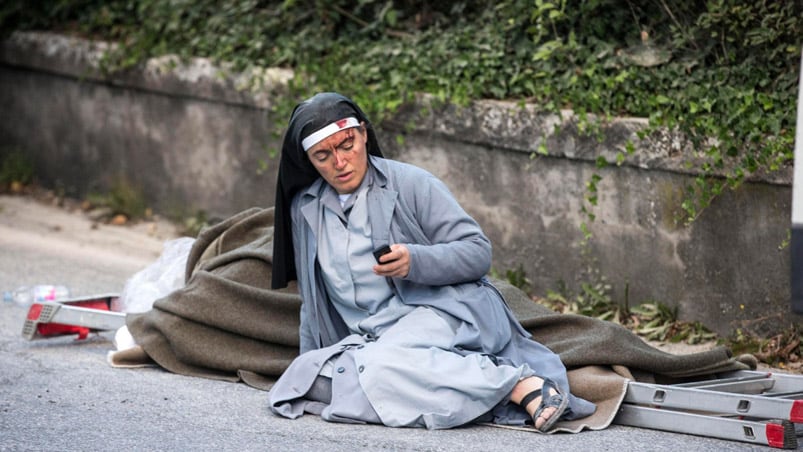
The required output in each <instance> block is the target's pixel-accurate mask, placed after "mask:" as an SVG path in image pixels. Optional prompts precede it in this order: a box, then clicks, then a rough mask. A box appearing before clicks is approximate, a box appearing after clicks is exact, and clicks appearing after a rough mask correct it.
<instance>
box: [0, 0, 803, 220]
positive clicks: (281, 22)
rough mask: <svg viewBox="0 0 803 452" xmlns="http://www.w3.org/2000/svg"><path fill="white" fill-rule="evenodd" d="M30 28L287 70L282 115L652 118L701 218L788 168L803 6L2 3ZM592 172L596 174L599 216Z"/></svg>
mask: <svg viewBox="0 0 803 452" xmlns="http://www.w3.org/2000/svg"><path fill="white" fill-rule="evenodd" d="M20 29H50V30H58V31H61V32H68V33H76V34H80V35H83V36H89V37H97V38H101V39H109V40H114V41H117V42H119V43H121V44H122V45H121V46H120V47H119V48H118V50H117V51H115V52H113V53H111V54H109V55H107V58H106V60H105V63H106V67H107V68H108V69H109V70H116V69H119V68H124V67H128V66H131V65H135V64H137V63H139V62H141V61H143V60H144V59H146V58H148V57H152V56H158V55H162V54H166V53H172V54H177V55H179V56H181V57H185V58H189V57H192V56H201V57H209V58H212V59H214V60H218V61H226V62H228V63H231V64H233V65H234V67H235V69H247V68H249V67H253V66H259V67H266V66H284V67H291V68H293V69H294V70H295V73H296V77H295V78H294V80H293V81H292V83H291V85H292V86H291V88H292V90H293V92H292V95H291V96H288V98H287V99H285V100H284V102H280V103H279V104H277V107H276V111H275V114H277V115H278V117H280V118H286V117H287V115H288V114H289V111H290V108H292V106H293V105H294V104H295V102H297V101H298V100H299V99H301V98H304V97H306V96H308V95H310V94H312V93H313V92H316V91H321V90H336V91H341V92H343V93H344V94H347V95H349V96H351V97H353V98H354V99H355V100H356V101H357V102H358V103H359V104H361V106H363V107H364V109H365V110H366V111H367V113H368V114H369V115H370V116H371V117H372V118H373V119H374V120H375V121H381V119H382V118H384V117H387V115H389V114H392V113H393V112H394V111H395V110H396V109H397V108H398V107H399V106H400V105H402V104H403V103H405V102H407V101H409V100H410V99H411V97H412V95H413V93H417V92H424V93H429V94H432V95H434V96H435V97H436V98H437V99H440V100H442V101H444V102H453V103H456V104H461V105H463V104H466V103H468V102H470V101H472V100H474V99H481V98H491V99H509V100H516V101H521V102H529V103H533V104H535V105H539V106H540V107H541V108H543V110H544V111H557V110H558V109H561V108H571V109H573V110H574V111H575V112H576V113H577V114H578V115H579V117H580V118H586V117H587V115H589V114H594V115H595V117H598V118H601V120H602V121H605V119H606V118H611V117H613V116H622V115H625V116H639V117H646V118H649V120H650V127H651V128H658V127H668V128H670V129H677V130H679V131H681V132H683V133H684V134H685V136H687V137H688V138H689V140H690V141H691V143H692V145H693V149H694V152H695V155H693V156H689V157H690V159H689V161H690V162H691V161H693V159H694V161H702V163H701V165H702V166H701V167H700V170H701V172H700V175H699V176H698V177H697V178H696V180H695V181H694V183H693V184H691V185H690V186H689V187H688V196H687V197H686V198H685V201H684V202H683V205H682V207H683V210H684V211H685V213H686V216H687V219H693V218H695V217H697V216H698V215H699V214H700V212H701V211H702V210H703V209H704V208H705V207H706V206H707V205H708V203H710V201H711V200H712V198H713V197H715V196H716V195H717V194H719V193H721V192H722V190H724V189H726V188H727V187H737V186H738V185H739V184H740V183H741V182H742V181H744V180H745V178H747V177H749V176H750V175H751V174H754V173H756V172H762V171H764V172H771V171H776V170H778V169H780V168H782V167H783V166H784V165H788V164H790V162H791V159H792V153H793V150H792V148H793V140H794V126H795V108H796V97H797V86H798V85H797V84H798V76H799V67H800V66H799V65H800V52H801V47H800V36H803V1H800V0H789V1H783V2H778V1H773V0H709V1H706V2H687V1H684V0H648V1H636V0H549V1H548V0H527V1H524V0H506V1H500V2H493V3H492V4H489V3H488V2H481V1H476V0H463V1H449V2H425V1H423V0H399V1H388V0H384V1H383V0H359V1H356V2H355V1H351V2H349V1H345V0H334V1H326V2H324V1H320V0H306V1H304V0H284V1H258V0H215V1H212V0H194V1H189V0H111V1H101V0H44V1H39V2H28V1H26V0H8V1H5V2H3V4H2V5H0V31H2V32H3V33H9V32H11V31H14V30H20ZM589 126H590V127H589V130H593V129H594V125H593V124H589ZM644 133H645V134H647V133H650V130H646V131H645V132H644ZM623 152H634V151H633V148H629V149H628V150H626V151H623ZM622 160H623V156H620V158H619V159H617V161H616V162H606V161H599V162H597V165H598V166H600V167H603V166H605V165H607V164H614V163H621V161H622ZM723 174H724V177H723V176H722V175H723ZM598 182H599V176H597V175H595V178H594V179H593V180H591V181H589V189H588V195H587V197H586V207H585V208H584V209H585V210H586V212H587V213H588V215H589V218H593V213H592V210H593V206H594V204H595V200H596V188H597V183H598Z"/></svg>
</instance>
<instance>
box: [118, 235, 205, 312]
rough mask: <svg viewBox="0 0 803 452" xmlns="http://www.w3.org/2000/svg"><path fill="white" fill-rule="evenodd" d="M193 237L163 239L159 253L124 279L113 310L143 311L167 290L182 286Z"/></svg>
mask: <svg viewBox="0 0 803 452" xmlns="http://www.w3.org/2000/svg"><path fill="white" fill-rule="evenodd" d="M193 243H195V239H193V238H190V237H181V238H178V239H174V240H168V241H166V242H165V243H164V247H163V249H162V255H161V256H159V258H158V259H157V260H156V261H155V262H153V263H152V264H150V265H148V266H147V267H145V268H144V269H142V270H140V271H139V272H138V273H136V274H134V276H132V277H131V278H129V279H128V281H126V283H125V286H124V287H123V291H122V293H120V298H119V299H118V300H117V303H116V305H115V306H113V307H112V309H113V310H115V311H118V312H126V313H133V312H145V311H149V310H150V309H151V308H152V307H153V302H154V301H156V300H158V299H160V298H162V297H164V296H166V295H167V294H169V293H170V292H172V291H174V290H176V289H180V288H181V287H184V273H185V270H186V266H187V257H188V256H189V254H190V249H191V248H192V245H193Z"/></svg>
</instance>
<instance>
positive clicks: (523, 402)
mask: <svg viewBox="0 0 803 452" xmlns="http://www.w3.org/2000/svg"><path fill="white" fill-rule="evenodd" d="M542 388H543V386H541V388H538V389H536V390H534V391H530V392H528V393H527V395H525V396H524V397H522V399H521V402H519V405H520V406H521V407H522V408H525V409H526V408H527V405H529V404H530V402H532V401H533V400H535V399H537V398H538V397H541V394H542V393H543V391H542Z"/></svg>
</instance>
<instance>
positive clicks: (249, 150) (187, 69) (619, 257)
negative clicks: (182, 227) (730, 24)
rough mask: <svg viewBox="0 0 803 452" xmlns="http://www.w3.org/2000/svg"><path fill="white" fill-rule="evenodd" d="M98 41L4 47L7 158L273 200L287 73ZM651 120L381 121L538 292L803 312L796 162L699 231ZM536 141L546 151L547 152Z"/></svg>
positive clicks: (233, 203)
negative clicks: (108, 49)
mask: <svg viewBox="0 0 803 452" xmlns="http://www.w3.org/2000/svg"><path fill="white" fill-rule="evenodd" d="M104 46H105V45H104V44H99V43H88V42H85V41H80V40H76V39H71V38H66V37H63V36H57V35H48V34H18V35H14V36H12V37H11V38H9V39H8V40H6V41H4V42H3V44H2V48H0V102H2V105H3V107H4V108H3V109H2V110H0V142H1V143H2V147H1V148H0V154H2V153H3V152H7V150H8V149H11V148H14V147H16V148H19V149H24V150H25V151H26V152H29V153H30V154H31V156H32V157H33V158H34V159H35V161H36V164H37V175H38V176H39V177H40V178H41V180H42V182H44V183H45V184H46V185H51V186H58V187H61V188H62V189H64V190H65V191H66V192H67V193H69V194H73V195H77V196H82V195H84V194H86V193H87V192H88V191H91V190H103V189H108V187H110V186H111V183H112V182H113V181H115V180H116V179H119V178H126V179H127V180H129V181H130V182H131V183H133V184H134V185H136V186H138V187H141V188H142V189H143V190H144V192H145V194H146V196H147V197H148V199H149V201H150V202H151V203H152V205H154V206H155V207H156V208H157V210H160V211H163V212H165V213H178V212H194V211H195V210H204V211H206V212H208V213H209V214H211V215H213V216H226V215H230V214H232V213H235V212H237V211H239V210H241V209H243V208H247V207H250V206H254V205H259V206H268V205H272V203H273V199H274V185H275V175H276V174H275V171H276V167H277V163H278V157H277V156H275V155H273V154H272V153H271V152H270V150H271V149H278V147H279V134H280V133H281V132H282V130H283V127H284V124H283V123H282V124H271V123H269V122H268V119H267V118H268V117H267V114H266V112H267V109H268V108H270V105H271V99H272V98H274V96H281V95H283V86H284V82H286V80H287V79H288V78H289V77H291V76H292V74H291V73H289V72H287V71H282V70H266V71H263V72H260V73H258V74H257V75H259V77H260V80H261V83H260V84H258V85H257V86H256V89H251V90H243V89H242V88H243V85H244V83H245V81H247V80H252V79H253V75H254V74H253V73H252V74H233V73H230V72H226V71H225V70H222V69H221V68H217V67H215V66H212V65H211V64H210V63H209V62H208V61H206V60H202V59H196V60H192V61H190V62H184V63H183V62H176V61H172V62H171V60H170V59H169V58H163V59H159V60H153V61H151V62H149V63H148V64H147V65H146V66H145V67H144V68H140V69H137V70H135V71H130V72H127V73H121V74H115V75H113V76H104V75H103V74H101V73H100V72H99V71H98V70H97V61H98V58H99V55H100V54H101V52H102V51H103V50H104V48H105V47H104ZM224 69H225V68H224ZM221 71H223V72H221ZM221 74H223V75H221ZM422 111H425V112H428V113H422ZM411 124H412V126H411ZM555 125H560V132H559V133H555V129H554V126H555ZM644 125H645V123H644V120H641V119H628V118H622V119H617V120H615V121H612V122H610V123H609V124H607V125H606V126H605V128H604V130H603V132H604V140H603V141H602V142H600V141H598V140H597V139H596V138H592V137H588V136H585V135H583V134H579V133H577V130H576V129H577V127H576V121H575V118H574V117H573V116H572V115H571V112H564V114H563V115H561V116H558V115H539V114H536V113H535V106H533V105H525V106H523V107H521V106H518V105H516V104H513V103H506V102H496V101H483V102H477V103H474V104H472V105H470V106H469V107H466V108H456V107H453V106H440V107H439V106H436V105H433V104H431V103H430V102H429V101H428V100H427V99H426V98H422V99H420V100H419V101H418V102H417V103H415V104H414V105H410V106H408V107H406V109H405V110H404V111H401V112H400V113H399V114H398V115H397V116H396V117H394V118H393V119H391V120H389V121H388V122H387V123H386V124H384V125H383V129H384V130H383V133H382V136H381V139H382V140H383V145H384V149H385V153H386V154H388V155H389V156H391V157H393V158H397V159H400V160H404V161H408V162H411V163H414V164H418V165H420V166H422V167H424V168H426V169H428V170H430V171H431V172H433V173H434V174H435V175H437V176H439V177H441V178H442V179H443V180H444V181H445V182H446V184H447V185H448V186H449V187H450V188H451V189H452V191H453V192H454V193H455V195H456V196H457V198H458V199H459V201H460V202H461V203H462V204H463V206H464V207H465V208H466V210H467V211H469V212H470V213H471V214H472V215H473V216H474V217H475V218H476V219H477V220H478V221H479V222H480V223H481V224H482V226H483V228H484V229H485V231H486V233H488V235H489V237H490V238H491V240H492V241H493V243H494V247H495V248H494V250H495V258H494V267H495V269H497V270H498V271H499V272H501V273H504V271H505V270H508V269H516V268H518V267H519V266H521V268H523V270H524V271H525V273H526V275H527V277H528V278H529V279H530V280H531V282H532V288H533V291H534V292H535V293H539V294H545V293H546V291H547V290H549V289H557V288H559V287H561V286H562V285H566V286H568V287H570V288H576V287H577V285H578V284H579V283H581V282H588V281H593V280H594V279H595V275H603V276H605V277H606V279H607V281H608V282H609V283H610V284H611V285H612V286H613V291H614V296H615V297H616V298H617V299H620V300H623V299H624V297H625V293H627V296H628V300H629V303H630V304H631V305H635V304H638V303H641V302H644V301H648V300H655V301H661V302H664V303H666V304H669V305H673V306H675V305H676V306H678V307H679V312H680V316H681V318H684V319H687V320H700V321H702V322H703V323H704V324H706V325H708V326H710V327H712V328H714V329H715V330H716V331H718V332H720V333H723V334H727V333H729V332H731V331H732V330H733V329H734V328H747V329H750V330H753V331H756V332H759V333H768V332H772V331H776V330H778V329H781V328H785V327H787V326H789V324H790V323H792V322H800V320H801V318H800V316H792V315H791V314H789V307H788V299H789V256H788V254H789V253H788V248H783V247H782V243H783V242H784V240H785V239H786V237H787V233H788V228H789V223H790V220H789V219H790V212H791V187H790V181H791V171H790V170H786V171H782V172H780V173H776V174H773V175H772V176H771V177H768V176H762V177H756V178H754V179H753V180H751V181H750V182H748V183H746V184H744V185H743V186H742V187H741V188H740V189H738V190H736V191H727V192H726V193H725V194H724V195H722V196H721V197H719V198H718V199H716V200H715V202H714V203H713V205H712V206H711V207H710V208H708V209H707V210H706V211H705V212H704V214H703V215H702V216H701V217H700V218H698V219H697V220H696V221H695V222H694V223H693V224H692V225H691V226H688V227H687V226H682V225H678V224H676V223H675V221H674V220H675V218H676V213H677V212H678V209H679V205H680V200H681V199H682V197H683V194H682V193H683V189H684V187H685V186H686V185H687V184H688V183H690V182H691V181H692V180H693V177H694V175H695V174H696V168H694V167H693V166H692V167H689V165H688V164H687V163H688V162H689V158H688V156H689V155H691V154H690V152H689V150H688V149H687V147H686V146H685V143H684V141H683V139H682V137H680V136H678V135H673V134H669V133H664V134H661V135H657V136H654V137H651V138H649V139H647V140H644V141H641V140H639V139H638V138H637V136H636V132H637V131H638V130H640V129H641V128H643V127H644ZM397 136H402V137H403V138H404V140H403V141H402V143H403V144H399V143H398V142H397V140H396V137H397ZM542 140H546V144H547V148H548V155H540V154H538V153H537V152H536V151H537V150H538V148H539V145H540V144H541V142H542ZM628 140H631V141H632V142H634V143H635V145H636V149H637V150H636V152H635V153H633V154H632V155H629V156H628V157H627V159H626V160H625V162H624V163H623V164H622V165H621V166H616V165H611V166H609V167H607V168H603V169H598V168H597V166H596V164H595V161H596V159H597V158H598V157H600V156H602V157H605V158H606V159H607V160H609V161H611V162H613V161H614V160H615V156H616V154H617V153H618V152H619V151H621V150H624V148H625V145H626V143H627V141H628ZM263 167H264V170H262V171H258V170H259V169H260V168H263ZM594 174H598V175H600V176H602V180H601V181H600V183H599V189H600V190H599V195H600V199H599V205H598V206H597V207H595V208H594V209H593V212H594V213H595V214H596V220H595V221H593V222H590V223H588V224H589V228H590V231H591V233H592V234H593V238H592V239H591V240H590V241H589V242H588V244H587V245H585V246H584V245H582V244H581V243H582V242H583V240H582V239H583V234H582V233H581V230H580V224H581V223H582V222H584V221H587V219H586V217H585V216H584V214H583V213H582V212H581V206H582V203H583V200H584V197H585V195H586V191H585V185H586V183H587V182H588V181H589V180H590V179H591V177H592V175H594Z"/></svg>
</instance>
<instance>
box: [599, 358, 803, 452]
mask: <svg viewBox="0 0 803 452" xmlns="http://www.w3.org/2000/svg"><path fill="white" fill-rule="evenodd" d="M718 377H719V378H716V379H710V380H701V381H694V382H690V383H682V384H674V385H662V384H652V383H639V382H629V383H628V386H627V392H626V394H625V398H624V401H623V403H622V405H621V407H620V409H619V412H618V413H617V415H616V417H615V418H614V420H613V422H614V423H615V424H620V425H629V426H633V427H643V428H650V429H656V430H664V431H670V432H677V433H687V434H692V435H700V436H709V437H714V438H720V439H727V440H733V441H744V442H748V443H754V444H762V445H765V446H771V447H776V448H782V449H796V448H797V446H798V441H797V434H798V433H797V431H796V430H801V432H800V433H801V434H803V429H796V428H795V426H796V424H801V423H803V376H799V375H790V374H782V373H771V372H761V371H745V370H741V371H733V372H727V373H723V374H720V375H718Z"/></svg>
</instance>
